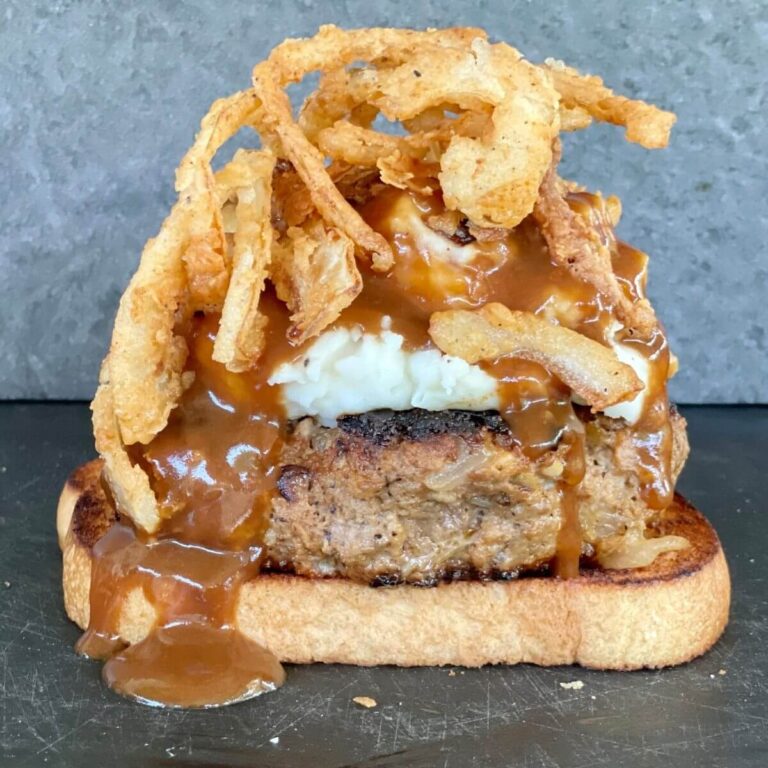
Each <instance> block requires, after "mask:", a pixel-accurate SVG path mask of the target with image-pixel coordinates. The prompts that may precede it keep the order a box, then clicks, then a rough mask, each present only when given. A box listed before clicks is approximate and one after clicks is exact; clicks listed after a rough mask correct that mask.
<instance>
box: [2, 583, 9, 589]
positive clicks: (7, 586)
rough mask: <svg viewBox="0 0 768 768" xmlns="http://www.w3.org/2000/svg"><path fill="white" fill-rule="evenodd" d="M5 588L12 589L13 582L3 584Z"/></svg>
mask: <svg viewBox="0 0 768 768" xmlns="http://www.w3.org/2000/svg"><path fill="white" fill-rule="evenodd" d="M3 586H4V587H5V588H6V589H10V588H11V582H10V581H4V582H3Z"/></svg>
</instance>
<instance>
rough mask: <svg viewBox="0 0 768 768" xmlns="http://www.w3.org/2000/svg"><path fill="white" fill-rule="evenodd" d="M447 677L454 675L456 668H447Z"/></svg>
mask: <svg viewBox="0 0 768 768" xmlns="http://www.w3.org/2000/svg"><path fill="white" fill-rule="evenodd" d="M448 677H456V670H455V669H449V670H448Z"/></svg>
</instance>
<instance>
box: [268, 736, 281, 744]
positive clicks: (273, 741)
mask: <svg viewBox="0 0 768 768" xmlns="http://www.w3.org/2000/svg"><path fill="white" fill-rule="evenodd" d="M269 743H270V744H279V743H280V737H279V736H273V737H272V738H271V739H270V740H269Z"/></svg>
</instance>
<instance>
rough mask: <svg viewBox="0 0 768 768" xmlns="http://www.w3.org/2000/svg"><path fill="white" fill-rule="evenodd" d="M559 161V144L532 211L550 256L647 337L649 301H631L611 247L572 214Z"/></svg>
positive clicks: (650, 316)
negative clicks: (620, 280)
mask: <svg viewBox="0 0 768 768" xmlns="http://www.w3.org/2000/svg"><path fill="white" fill-rule="evenodd" d="M559 160H560V146H559V141H558V142H556V143H555V150H554V157H553V159H552V165H551V166H550V168H549V170H548V171H547V174H546V175H545V177H544V181H543V183H542V185H541V188H540V190H539V198H538V200H537V201H536V205H535V206H534V209H533V217H534V218H535V219H536V221H537V223H538V224H539V227H540V228H541V232H542V234H543V236H544V239H545V240H546V242H547V246H548V248H549V252H550V255H551V256H552V258H553V260H554V261H556V262H557V263H558V264H562V265H563V266H564V267H566V268H568V269H569V270H570V271H571V272H572V273H573V274H574V275H576V277H578V278H579V279H581V280H585V281H586V282H589V283H591V284H592V285H594V286H595V288H596V289H597V290H598V291H599V292H600V293H601V294H602V295H603V296H605V297H606V299H608V301H610V302H611V304H613V306H614V308H615V311H616V315H617V316H618V318H619V320H621V322H622V323H623V324H624V325H625V326H627V327H628V328H630V329H631V330H632V331H633V332H634V333H636V334H638V335H639V336H641V337H645V336H648V335H649V334H650V333H651V331H652V330H653V329H654V328H655V327H656V317H655V315H654V313H653V309H652V308H651V305H650V302H649V301H648V300H647V299H640V300H639V301H637V302H633V301H632V299H631V298H630V297H629V296H628V295H627V294H626V293H624V291H623V290H622V289H621V286H620V285H619V281H618V280H617V279H616V275H615V274H614V272H613V266H612V264H611V251H610V244H609V243H606V242H604V241H603V239H602V238H601V237H600V234H599V232H598V230H597V229H596V228H595V227H593V226H590V225H589V224H588V223H587V222H586V221H585V220H584V219H583V218H582V217H581V216H580V215H579V214H578V213H576V212H575V211H573V210H572V209H571V207H570V206H569V205H568V202H567V200H566V199H565V194H566V192H567V189H566V187H565V185H564V183H563V182H562V180H561V179H560V178H559V177H558V175H557V163H558V161H559ZM611 206H612V209H613V210H612V214H613V215H615V216H616V218H618V215H619V213H620V211H616V210H615V207H616V206H615V204H613V203H612V204H611ZM605 229H606V231H608V229H607V228H605Z"/></svg>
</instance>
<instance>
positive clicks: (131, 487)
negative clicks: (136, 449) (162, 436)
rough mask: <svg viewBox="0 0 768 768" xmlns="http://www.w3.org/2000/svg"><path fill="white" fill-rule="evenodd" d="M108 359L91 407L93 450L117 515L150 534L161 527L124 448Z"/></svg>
mask: <svg viewBox="0 0 768 768" xmlns="http://www.w3.org/2000/svg"><path fill="white" fill-rule="evenodd" d="M109 362H110V361H109V356H107V358H106V359H105V360H104V362H103V363H102V366H101V372H100V374H99V388H98V389H97V390H96V396H95V397H94V398H93V402H92V403H91V410H92V411H93V435H94V439H95V442H96V450H97V451H98V452H99V453H100V454H101V456H102V458H103V459H104V474H105V477H106V480H107V482H108V483H109V486H110V489H111V490H112V495H113V497H114V499H115V504H116V506H117V510H118V512H120V513H121V514H127V515H128V517H130V518H131V519H132V520H133V521H134V522H135V523H136V524H137V525H138V526H140V527H141V528H143V529H144V530H146V531H148V532H149V533H153V532H154V531H155V530H156V529H157V526H158V524H159V523H160V514H159V512H158V508H157V500H156V499H155V494H154V493H153V491H152V488H151V487H150V485H149V477H147V475H146V473H145V472H144V470H143V469H141V467H139V466H138V465H134V464H133V463H132V462H131V460H130V458H129V457H128V454H127V453H126V451H125V447H124V446H123V441H122V438H121V436H120V426H119V424H118V421H117V416H116V415H115V408H114V402H113V399H112V397H113V391H114V388H113V385H112V382H111V381H110V378H109V369H110V366H109Z"/></svg>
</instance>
